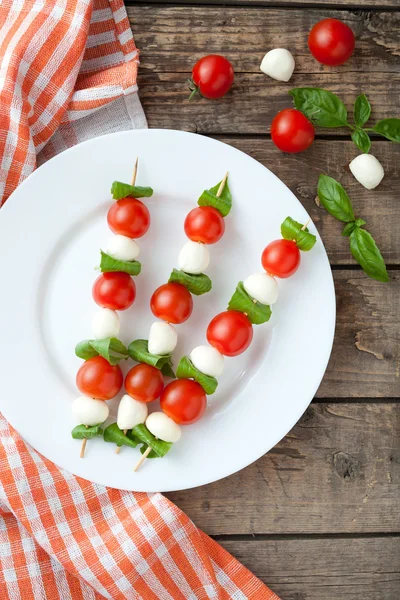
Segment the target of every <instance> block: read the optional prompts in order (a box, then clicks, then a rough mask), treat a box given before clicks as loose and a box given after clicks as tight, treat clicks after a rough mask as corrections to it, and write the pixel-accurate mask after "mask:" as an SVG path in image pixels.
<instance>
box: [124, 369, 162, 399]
mask: <svg viewBox="0 0 400 600" xmlns="http://www.w3.org/2000/svg"><path fill="white" fill-rule="evenodd" d="M125 388H126V391H127V393H128V394H129V395H130V396H132V398H135V400H139V402H153V400H156V399H157V398H159V397H160V394H161V392H162V391H163V389H164V379H163V376H162V373H161V371H160V370H159V369H156V367H152V366H151V365H147V364H146V363H141V364H140V365H136V367H133V368H132V369H131V370H130V371H128V373H127V374H126V377H125Z"/></svg>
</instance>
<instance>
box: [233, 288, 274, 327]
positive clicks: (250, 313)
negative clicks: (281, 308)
mask: <svg viewBox="0 0 400 600" xmlns="http://www.w3.org/2000/svg"><path fill="white" fill-rule="evenodd" d="M228 310H238V311H240V312H242V313H245V314H246V315H247V317H248V319H249V321H251V322H252V323H253V325H261V324H262V323H266V322H267V321H269V319H270V317H271V314H272V311H271V308H270V306H269V305H268V304H261V302H257V301H255V300H254V299H253V298H251V297H250V296H249V294H248V293H247V292H246V290H245V289H244V286H243V281H239V283H238V285H237V288H236V290H235V293H234V294H233V296H232V298H231V299H230V300H229V304H228Z"/></svg>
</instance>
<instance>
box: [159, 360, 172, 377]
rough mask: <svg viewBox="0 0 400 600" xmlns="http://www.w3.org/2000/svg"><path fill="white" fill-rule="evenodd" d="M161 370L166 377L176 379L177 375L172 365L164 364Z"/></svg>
mask: <svg viewBox="0 0 400 600" xmlns="http://www.w3.org/2000/svg"><path fill="white" fill-rule="evenodd" d="M160 370H161V373H162V374H163V375H164V377H171V378H172V379H175V377H176V375H175V373H174V371H173V369H172V367H171V365H170V363H164V364H163V366H162V367H161V369H160Z"/></svg>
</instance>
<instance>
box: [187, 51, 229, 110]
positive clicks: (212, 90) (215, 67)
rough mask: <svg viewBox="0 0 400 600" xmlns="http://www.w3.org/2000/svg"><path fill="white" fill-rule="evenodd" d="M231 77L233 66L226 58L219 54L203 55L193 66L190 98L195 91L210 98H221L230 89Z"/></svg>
mask: <svg viewBox="0 0 400 600" xmlns="http://www.w3.org/2000/svg"><path fill="white" fill-rule="evenodd" d="M233 79H234V72H233V67H232V65H231V63H230V62H229V60H228V59H227V58H225V57H224V56H220V55H219V54H209V55H208V56H204V57H203V58H201V59H200V60H199V61H197V63H196V64H195V65H194V67H193V71H192V85H191V86H190V89H191V90H192V94H191V95H190V98H192V96H193V95H194V94H196V92H198V93H199V94H200V95H201V96H203V97H204V98H209V99H212V100H215V99H216V98H222V96H225V94H226V93H227V92H228V91H229V90H230V88H231V86H232V83H233ZM193 84H194V85H193Z"/></svg>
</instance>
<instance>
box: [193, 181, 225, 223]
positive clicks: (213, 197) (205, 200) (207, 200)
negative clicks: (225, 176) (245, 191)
mask: <svg viewBox="0 0 400 600" xmlns="http://www.w3.org/2000/svg"><path fill="white" fill-rule="evenodd" d="M220 184H221V181H220V182H219V183H217V185H215V186H214V187H212V188H210V189H209V190H204V192H203V193H202V194H201V196H200V198H199V199H198V201H197V204H198V205H199V206H213V207H214V208H216V209H217V210H219V212H220V213H221V215H222V216H223V217H226V216H227V215H229V213H230V212H231V208H232V194H231V192H230V189H229V185H228V180H227V181H226V183H225V185H224V189H223V190H222V194H221V195H220V197H219V198H218V197H217V192H218V190H219V186H220Z"/></svg>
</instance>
